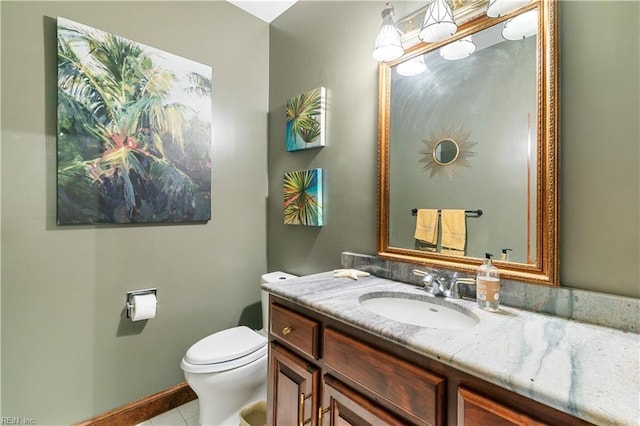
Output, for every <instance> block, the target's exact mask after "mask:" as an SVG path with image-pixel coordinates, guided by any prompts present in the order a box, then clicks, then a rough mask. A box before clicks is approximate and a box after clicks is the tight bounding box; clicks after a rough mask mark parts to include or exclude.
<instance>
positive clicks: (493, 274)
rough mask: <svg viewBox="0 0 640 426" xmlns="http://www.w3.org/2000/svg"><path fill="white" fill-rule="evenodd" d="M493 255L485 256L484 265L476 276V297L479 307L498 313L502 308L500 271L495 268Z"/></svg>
mask: <svg viewBox="0 0 640 426" xmlns="http://www.w3.org/2000/svg"><path fill="white" fill-rule="evenodd" d="M492 257H493V255H492V254H491V253H486V254H485V259H484V263H483V264H482V265H480V267H478V272H477V274H476V295H477V299H478V306H479V307H480V308H482V309H484V310H487V311H492V312H496V311H498V308H499V307H500V271H498V268H496V267H495V266H493V263H492V262H491V258H492Z"/></svg>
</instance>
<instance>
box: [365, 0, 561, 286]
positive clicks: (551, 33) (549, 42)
mask: <svg viewBox="0 0 640 426" xmlns="http://www.w3.org/2000/svg"><path fill="white" fill-rule="evenodd" d="M534 8H538V36H537V71H536V73H537V90H536V92H537V99H536V105H537V129H538V132H537V153H538V158H539V164H538V167H537V180H536V191H537V193H536V194H537V196H536V202H535V206H536V218H535V220H536V232H535V239H536V241H535V252H536V257H535V259H537V260H536V262H535V264H529V263H515V262H508V261H500V260H496V261H495V262H494V263H495V265H496V266H497V267H498V268H499V269H500V271H501V274H502V276H503V277H504V278H507V279H513V280H517V281H524V282H529V283H535V284H542V285H552V286H557V285H559V283H558V274H559V271H558V265H559V260H558V254H559V253H558V240H559V206H558V200H559V197H558V189H559V187H558V184H559V182H558V179H559V176H558V172H559V167H558V153H559V142H558V131H559V73H558V67H559V58H558V28H559V27H558V13H557V9H558V5H557V1H556V0H538V1H532V3H531V4H529V5H527V6H526V7H524V8H522V9H520V10H518V11H516V12H514V13H512V14H510V15H505V16H503V17H500V18H488V17H487V16H486V15H484V14H483V16H481V17H479V18H476V19H473V20H471V21H468V22H466V23H464V24H462V25H460V26H459V28H458V31H457V32H456V34H455V35H454V36H453V37H451V38H450V39H447V40H445V41H442V42H439V43H419V44H417V45H415V46H413V47H411V48H410V49H408V51H407V52H406V53H405V55H404V56H403V57H402V58H400V59H398V60H396V61H394V62H390V63H380V66H379V84H378V87H379V93H378V125H379V129H378V132H379V144H378V203H379V205H378V249H377V254H378V256H379V257H381V258H386V259H391V260H396V261H401V262H408V263H414V264H421V265H429V266H432V267H442V268H448V269H454V270H461V271H466V272H473V271H475V269H476V268H477V267H478V265H480V264H481V263H482V259H480V258H475V257H457V256H451V255H445V254H440V253H429V252H423V251H419V250H413V249H407V248H400V247H392V246H390V245H389V211H390V206H389V202H390V196H389V188H390V182H389V179H390V173H389V163H390V158H389V155H390V138H389V133H390V93H391V69H392V67H393V66H394V65H397V64H399V63H401V62H404V61H406V60H408V59H411V58H413V57H416V56H418V55H423V54H425V53H426V52H429V51H431V50H434V49H437V48H439V47H441V46H443V45H445V44H448V43H450V42H452V41H454V40H456V39H460V38H462V37H465V36H468V35H471V34H474V33H476V32H478V31H481V30H483V29H485V28H488V27H490V26H493V25H495V24H497V23H500V22H503V21H506V20H508V19H510V18H512V17H513V16H515V15H518V14H520V13H522V12H524V11H527V10H531V9H534Z"/></svg>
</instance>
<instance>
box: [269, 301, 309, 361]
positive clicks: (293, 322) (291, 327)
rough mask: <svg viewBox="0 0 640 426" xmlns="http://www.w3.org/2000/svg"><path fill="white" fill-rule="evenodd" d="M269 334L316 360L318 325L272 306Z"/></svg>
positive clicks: (277, 306) (285, 309)
mask: <svg viewBox="0 0 640 426" xmlns="http://www.w3.org/2000/svg"><path fill="white" fill-rule="evenodd" d="M269 318H270V321H269V322H270V329H269V332H270V333H271V334H272V335H273V336H276V337H278V338H279V339H280V340H282V341H283V342H286V343H287V344H288V345H289V346H290V347H292V348H294V349H297V350H298V351H300V352H302V353H303V354H305V355H309V356H310V357H312V358H314V359H318V352H319V351H318V343H319V340H320V339H319V330H320V324H318V322H316V321H313V320H311V319H309V318H307V317H305V316H303V315H300V314H298V313H296V312H294V311H292V310H290V309H287V308H285V307H282V306H280V305H276V304H272V305H271V309H270V312H269Z"/></svg>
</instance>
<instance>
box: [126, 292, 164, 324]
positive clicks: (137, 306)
mask: <svg viewBox="0 0 640 426" xmlns="http://www.w3.org/2000/svg"><path fill="white" fill-rule="evenodd" d="M132 305H133V309H132V312H131V320H132V321H140V320H146V319H150V318H155V317H156V308H157V306H158V300H157V299H156V295H155V294H153V293H148V294H136V295H134V296H133V301H132Z"/></svg>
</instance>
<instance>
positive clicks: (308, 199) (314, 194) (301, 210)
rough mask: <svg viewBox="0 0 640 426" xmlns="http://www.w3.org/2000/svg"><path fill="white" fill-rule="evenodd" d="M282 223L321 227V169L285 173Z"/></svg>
mask: <svg viewBox="0 0 640 426" xmlns="http://www.w3.org/2000/svg"><path fill="white" fill-rule="evenodd" d="M284 223H285V224H289V225H308V226H322V225H323V210H322V169H311V170H302V171H297V172H289V173H285V175H284Z"/></svg>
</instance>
